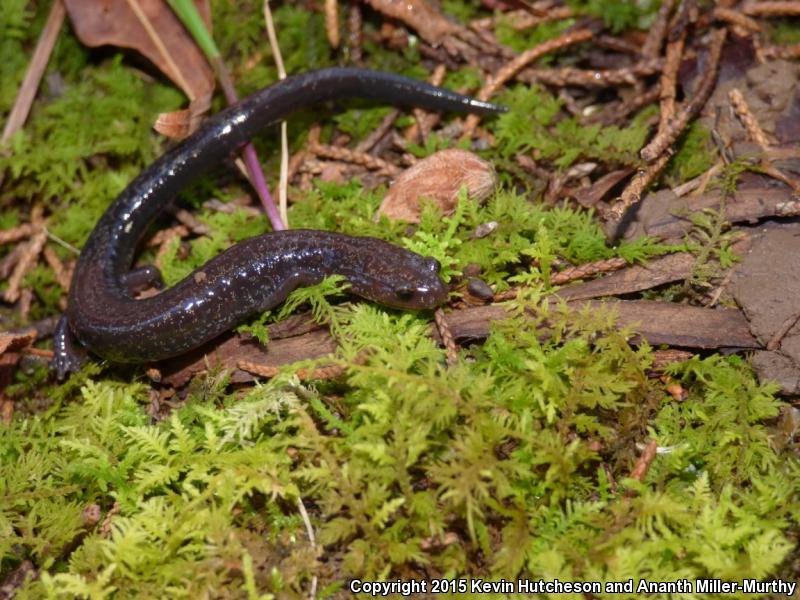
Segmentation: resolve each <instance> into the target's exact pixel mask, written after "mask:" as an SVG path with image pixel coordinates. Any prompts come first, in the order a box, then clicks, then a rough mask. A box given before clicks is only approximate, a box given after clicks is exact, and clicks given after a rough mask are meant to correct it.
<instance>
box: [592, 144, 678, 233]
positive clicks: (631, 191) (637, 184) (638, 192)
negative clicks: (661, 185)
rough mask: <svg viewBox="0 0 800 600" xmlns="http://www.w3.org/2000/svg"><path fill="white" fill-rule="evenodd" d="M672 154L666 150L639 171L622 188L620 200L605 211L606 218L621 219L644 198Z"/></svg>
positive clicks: (608, 219) (609, 219)
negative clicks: (644, 194) (643, 195)
mask: <svg viewBox="0 0 800 600" xmlns="http://www.w3.org/2000/svg"><path fill="white" fill-rule="evenodd" d="M670 156H671V154H670V153H669V152H665V153H664V154H662V155H661V156H660V157H659V158H658V160H656V161H655V162H653V163H651V164H650V165H648V166H647V168H646V169H640V170H639V171H637V172H636V175H634V176H633V179H631V182H630V183H629V184H628V185H627V186H626V187H625V189H624V190H622V194H620V197H619V199H618V201H617V202H616V203H615V204H614V206H612V207H611V208H609V209H608V210H607V211H606V212H605V214H604V215H603V216H604V217H605V219H606V220H607V221H619V220H620V219H622V215H624V214H625V212H626V211H627V210H628V209H629V208H630V207H631V206H633V205H634V204H637V203H638V202H639V200H641V199H642V194H643V193H644V191H645V190H646V189H647V186H649V185H650V184H651V183H652V182H653V180H654V179H655V178H656V177H657V176H658V174H659V173H660V172H661V169H663V168H664V167H665V166H666V164H667V161H668V160H669V159H670Z"/></svg>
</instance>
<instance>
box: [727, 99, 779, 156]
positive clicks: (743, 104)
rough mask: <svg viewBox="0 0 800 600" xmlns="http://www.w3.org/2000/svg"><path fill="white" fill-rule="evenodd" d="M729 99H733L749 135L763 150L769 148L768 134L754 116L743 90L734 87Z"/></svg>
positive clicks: (737, 114) (734, 108)
mask: <svg viewBox="0 0 800 600" xmlns="http://www.w3.org/2000/svg"><path fill="white" fill-rule="evenodd" d="M728 99H729V100H730V101H731V105H732V106H733V110H734V111H735V112H736V116H737V117H739V120H740V121H741V122H742V125H744V128H745V129H746V130H747V135H748V136H750V139H751V140H753V141H754V142H755V143H756V144H758V145H759V146H760V147H761V149H762V150H769V146H770V143H769V141H768V140H767V135H766V134H765V133H764V130H763V129H761V125H759V124H758V121H757V120H756V118H755V117H754V116H753V113H752V111H751V110H750V106H749V105H748V104H747V101H746V100H745V99H744V96H742V92H740V91H739V89H738V88H733V89H731V91H729V92H728Z"/></svg>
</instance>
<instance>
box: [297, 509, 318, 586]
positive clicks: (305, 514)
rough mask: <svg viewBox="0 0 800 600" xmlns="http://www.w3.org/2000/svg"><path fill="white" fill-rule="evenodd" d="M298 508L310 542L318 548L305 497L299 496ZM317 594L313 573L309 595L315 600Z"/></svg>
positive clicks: (315, 579) (315, 577)
mask: <svg viewBox="0 0 800 600" xmlns="http://www.w3.org/2000/svg"><path fill="white" fill-rule="evenodd" d="M297 509H298V510H299V511H300V516H301V517H302V518H303V524H304V525H305V526H306V535H308V542H309V544H311V547H312V548H314V550H315V551H316V550H317V538H316V536H315V535H314V527H313V526H312V525H311V519H309V518H308V511H306V505H305V504H303V499H302V498H301V497H300V496H298V497H297ZM316 595H317V576H316V575H313V576H312V577H311V589H310V590H309V591H308V597H309V598H310V600H314V598H315V597H316Z"/></svg>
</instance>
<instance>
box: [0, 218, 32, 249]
mask: <svg viewBox="0 0 800 600" xmlns="http://www.w3.org/2000/svg"><path fill="white" fill-rule="evenodd" d="M34 231H36V227H34V225H33V224H32V223H23V224H22V225H17V226H16V227H14V228H13V229H6V230H5V231H0V244H10V243H12V242H16V241H19V240H21V239H23V238H26V237H29V236H30V235H31V234H32V233H33V232H34Z"/></svg>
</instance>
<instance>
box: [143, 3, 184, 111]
mask: <svg viewBox="0 0 800 600" xmlns="http://www.w3.org/2000/svg"><path fill="white" fill-rule="evenodd" d="M127 1H128V8H130V9H131V11H132V12H133V14H134V15H136V19H137V20H138V21H139V25H141V26H142V28H143V29H144V31H145V33H146V34H147V37H148V38H150V41H151V42H153V45H154V46H155V47H156V50H158V53H159V54H160V55H161V58H163V59H164V62H165V63H167V66H168V67H169V70H170V71H171V72H172V76H173V77H174V78H175V81H176V82H177V84H178V86H179V87H180V88H181V89H182V90H183V91H184V92H185V93H186V95H187V96H188V98H189V102H194V101H195V100H196V97H195V95H194V93H193V91H192V87H191V86H190V85H189V83H188V82H187V81H186V79H185V78H184V76H183V73H182V72H181V70H180V69H179V68H178V65H177V64H176V63H175V61H174V60H173V59H172V54H170V52H169V50H167V47H166V46H165V45H164V42H163V41H162V40H161V36H160V35H159V34H158V32H157V31H156V30H155V28H154V27H153V24H152V23H151V22H150V19H149V18H148V17H147V15H146V14H145V12H144V11H143V10H142V7H141V4H140V3H139V2H136V1H135V0H127Z"/></svg>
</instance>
